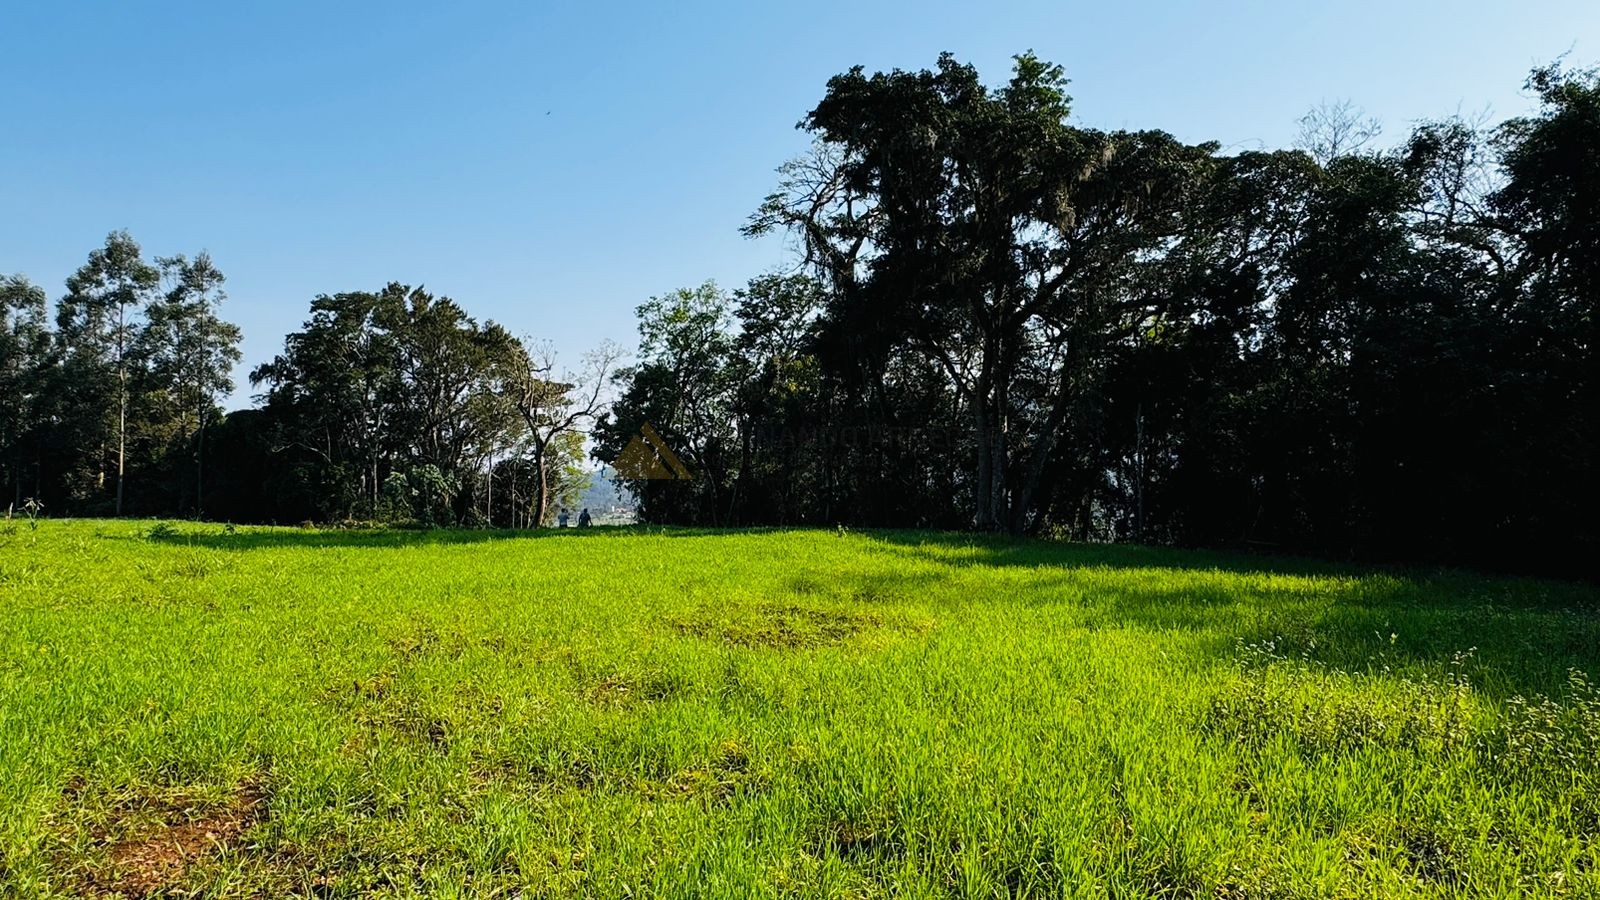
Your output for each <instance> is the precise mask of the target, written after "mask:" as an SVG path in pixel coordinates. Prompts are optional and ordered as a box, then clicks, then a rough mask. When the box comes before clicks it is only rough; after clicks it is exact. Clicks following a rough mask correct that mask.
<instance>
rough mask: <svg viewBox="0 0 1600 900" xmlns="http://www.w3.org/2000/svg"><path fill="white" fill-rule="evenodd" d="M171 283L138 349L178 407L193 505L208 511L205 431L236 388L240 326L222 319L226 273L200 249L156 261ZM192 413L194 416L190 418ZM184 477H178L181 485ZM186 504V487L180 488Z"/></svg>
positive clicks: (151, 309)
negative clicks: (189, 456) (189, 450)
mask: <svg viewBox="0 0 1600 900" xmlns="http://www.w3.org/2000/svg"><path fill="white" fill-rule="evenodd" d="M158 264H159V266H160V268H161V271H162V273H163V275H164V277H165V279H166V281H167V283H168V288H167V290H166V292H165V293H164V294H163V295H162V296H161V297H160V299H158V300H156V301H155V302H153V303H152V304H151V305H150V307H149V311H148V322H147V324H146V326H145V328H144V330H143V332H142V333H141V335H140V341H141V346H140V347H139V348H138V352H139V354H140V355H141V357H142V358H143V360H144V361H145V364H146V365H147V366H148V369H149V372H150V374H151V376H152V377H153V379H154V381H155V383H156V384H157V385H158V386H159V387H160V388H161V389H162V390H164V391H165V392H166V394H167V395H168V396H169V397H170V398H171V399H172V401H173V403H174V405H175V406H176V408H177V411H178V423H179V435H180V436H181V439H182V441H183V442H184V443H185V444H186V445H191V444H192V446H193V453H194V485H195V495H194V496H195V499H194V509H195V514H196V515H203V514H204V512H205V503H204V499H205V498H204V490H205V431H206V428H207V426H208V425H209V424H210V423H211V420H212V419H213V418H215V415H216V410H217V406H218V402H219V400H220V398H221V397H222V396H223V395H224V394H226V393H228V392H229V391H231V390H233V377H232V371H233V366H234V365H235V364H236V363H238V361H239V339H240V332H239V328H238V326H235V325H231V324H229V323H227V322H224V321H222V319H221V318H220V317H218V315H217V308H218V307H219V306H220V305H221V304H222V301H223V300H224V299H226V296H227V295H226V294H224V293H223V291H222V283H223V281H224V278H223V274H222V272H221V271H219V270H218V269H217V267H216V265H215V264H214V263H213V262H212V261H211V256H210V255H209V254H207V253H201V254H200V255H198V256H196V257H195V258H194V259H193V260H189V259H187V258H185V257H183V256H174V257H168V258H164V259H161V260H158ZM191 416H192V419H191ZM182 482H183V478H182V476H181V475H180V476H179V483H180V485H181V484H182ZM178 496H179V506H180V507H181V506H183V505H184V503H183V500H182V496H183V490H182V488H181V487H180V488H179V491H178Z"/></svg>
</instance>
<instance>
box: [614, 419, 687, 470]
mask: <svg viewBox="0 0 1600 900" xmlns="http://www.w3.org/2000/svg"><path fill="white" fill-rule="evenodd" d="M611 467H612V468H613V469H616V470H617V474H618V475H621V476H622V477H623V478H635V479H640V480H652V481H653V480H661V479H674V478H676V479H679V480H683V481H688V480H689V479H690V478H691V477H692V476H691V475H690V474H689V470H688V469H687V468H685V467H684V465H683V462H682V461H681V460H679V459H678V456H677V454H675V453H673V452H672V451H671V450H670V449H668V448H667V442H666V441H663V440H662V439H661V435H659V434H656V430H655V429H654V428H651V427H650V423H649V422H646V423H645V424H643V425H641V426H639V433H638V434H636V435H634V436H633V440H631V441H629V442H628V446H626V447H623V448H622V452H621V453H618V454H617V458H616V460H615V461H614V462H612V463H611Z"/></svg>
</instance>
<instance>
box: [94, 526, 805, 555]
mask: <svg viewBox="0 0 1600 900" xmlns="http://www.w3.org/2000/svg"><path fill="white" fill-rule="evenodd" d="M756 530H757V529H736V528H726V529H723V528H661V527H659V526H650V525H596V526H594V527H592V528H536V529H511V528H475V529H468V528H435V529H425V528H268V527H262V528H259V529H258V528H254V527H252V528H250V529H246V530H242V531H236V532H227V531H215V530H209V529H208V530H205V531H193V530H188V529H187V528H177V529H173V530H171V531H170V532H164V533H156V534H149V535H147V536H143V537H141V536H139V535H117V536H110V535H107V536H106V537H109V538H111V539H113V540H150V541H153V542H155V543H159V544H169V545H173V546H180V547H205V548H208V549H213V550H283V549H295V548H304V549H329V548H346V547H352V548H367V547H371V548H390V549H400V548H405V547H430V546H448V545H452V544H485V543H492V542H500V541H523V540H583V539H601V538H619V537H646V536H648V537H708V536H712V535H719V534H748V533H752V532H753V531H756ZM761 530H776V529H761Z"/></svg>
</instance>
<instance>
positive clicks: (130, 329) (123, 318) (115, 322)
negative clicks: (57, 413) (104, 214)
mask: <svg viewBox="0 0 1600 900" xmlns="http://www.w3.org/2000/svg"><path fill="white" fill-rule="evenodd" d="M160 281H161V275H160V272H159V270H158V269H157V268H156V267H155V266H154V265H151V264H150V263H149V262H147V261H146V260H145V259H144V256H143V252H142V251H141V249H140V247H139V244H138V243H137V242H135V241H134V239H133V237H132V236H131V235H129V234H128V233H127V232H126V231H114V232H112V233H111V234H109V235H107V236H106V242H105V246H103V247H101V248H99V249H96V250H94V251H93V252H91V253H90V254H89V259H88V261H87V262H86V263H84V265H83V266H82V267H80V268H79V269H78V270H77V271H76V272H75V273H73V275H72V276H71V277H70V278H68V279H67V295H66V296H65V297H63V298H62V299H61V302H60V304H59V306H58V308H57V318H56V335H57V339H58V340H59V342H60V345H61V350H62V356H63V361H62V366H63V373H62V374H63V376H64V378H65V382H66V383H67V384H70V385H72V386H73V392H74V394H75V395H76V397H75V399H76V401H77V409H75V410H74V411H73V413H72V414H73V415H74V416H79V417H82V421H84V422H85V423H88V422H90V421H93V422H94V423H95V425H94V426H93V427H90V428H86V432H87V433H86V434H84V437H88V438H90V439H91V440H93V439H95V438H99V442H100V443H102V444H103V445H110V444H111V443H113V442H114V443H115V451H114V455H112V453H111V452H110V447H109V446H106V451H107V452H106V453H103V454H102V457H103V458H104V457H105V456H111V457H112V458H114V459H115V472H116V503H115V510H116V514H117V515H119V516H120V515H122V511H123V497H124V483H123V482H124V477H125V475H126V472H127V450H128V403H129V383H130V379H131V377H132V372H131V371H130V368H129V364H130V353H131V351H132V350H133V348H134V347H135V346H136V344H137V343H138V339H139V333H140V329H141V328H142V325H143V323H142V313H143V310H144V307H145V306H146V305H147V304H148V303H149V302H150V301H151V300H152V299H154V296H155V293H156V291H157V289H158V288H159V286H160ZM107 401H109V402H107ZM95 432H100V434H96V433H95ZM99 469H100V474H99V476H98V478H97V485H99V486H103V484H104V480H105V476H104V464H103V463H102V465H101V466H100V467H99Z"/></svg>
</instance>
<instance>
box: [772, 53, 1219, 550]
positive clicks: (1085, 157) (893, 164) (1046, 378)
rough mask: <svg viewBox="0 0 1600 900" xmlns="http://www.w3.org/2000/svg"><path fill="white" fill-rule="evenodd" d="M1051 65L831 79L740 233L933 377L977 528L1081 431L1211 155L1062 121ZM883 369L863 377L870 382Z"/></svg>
mask: <svg viewBox="0 0 1600 900" xmlns="http://www.w3.org/2000/svg"><path fill="white" fill-rule="evenodd" d="M1065 87H1066V79H1065V77H1064V75H1063V73H1062V70H1061V68H1060V67H1059V66H1055V65H1051V64H1048V63H1045V62H1043V61H1042V60H1039V59H1038V58H1036V57H1034V56H1032V55H1031V54H1025V55H1023V56H1019V57H1017V59H1016V66H1015V69H1014V72H1013V75H1012V78H1011V80H1010V81H1009V82H1007V83H1006V84H1005V85H1002V86H1000V87H998V88H989V87H987V86H985V85H984V84H983V83H982V82H981V81H980V80H979V78H978V74H977V72H976V70H974V69H973V68H972V67H971V66H968V65H963V64H961V63H958V62H956V61H955V59H954V58H953V57H951V56H950V55H948V54H946V55H944V56H941V57H940V59H939V63H938V66H937V67H936V68H935V69H933V70H923V71H919V72H904V71H899V70H896V71H893V72H889V73H878V74H875V75H871V76H868V75H866V74H865V73H864V72H863V70H862V69H861V68H860V67H857V68H855V69H852V70H851V71H850V72H848V73H846V74H844V75H840V76H837V77H835V78H833V79H832V80H831V81H829V83H828V90H827V93H826V95H825V96H824V98H823V100H822V101H821V102H820V103H819V104H818V105H817V107H816V108H815V109H813V110H812V111H811V113H810V114H809V115H808V116H807V117H806V119H805V121H804V122H803V123H802V124H803V125H804V127H806V128H807V129H808V130H810V131H812V132H813V133H814V134H816V135H817V137H818V139H819V140H820V141H821V143H822V145H823V147H824V150H823V151H822V153H821V155H820V156H819V157H818V158H817V159H815V160H814V161H813V162H810V163H805V164H799V165H796V166H791V167H789V168H788V169H787V170H786V179H785V183H784V185H783V187H782V189H781V190H780V191H779V192H778V193H776V194H774V195H773V196H772V197H770V198H769V199H768V201H767V202H766V203H765V204H763V206H762V207H761V209H760V210H759V211H758V212H757V214H756V216H755V218H754V220H753V221H752V223H751V227H750V229H749V230H750V231H751V232H753V233H761V232H764V231H767V230H771V229H776V228H786V229H789V230H791V231H793V232H794V233H795V234H796V235H798V236H799V237H800V238H801V239H802V240H803V242H804V245H805V247H806V254H807V259H808V260H809V261H810V262H811V263H812V264H813V265H814V266H815V267H816V268H817V269H818V272H819V274H820V275H822V276H823V277H824V278H826V279H827V280H828V281H829V282H830V283H831V284H832V285H833V286H834V287H835V289H836V291H837V303H838V304H839V306H840V308H839V309H838V310H837V311H836V313H835V318H836V319H837V320H838V321H839V322H840V323H841V324H844V327H848V328H850V329H852V330H854V331H860V330H862V329H866V330H868V331H871V330H887V331H888V332H889V335H888V340H887V341H881V342H879V347H880V349H883V348H884V347H885V346H892V345H893V344H895V343H899V342H903V343H904V344H906V345H907V346H909V347H911V348H914V349H915V350H916V351H917V352H918V353H920V354H922V355H924V356H925V357H926V358H927V359H928V360H929V361H931V362H932V363H933V364H935V365H937V366H938V368H939V369H940V370H941V371H942V372H943V373H944V375H945V377H946V378H947V379H948V382H949V384H950V386H951V387H952V389H953V390H955V391H956V393H957V395H958V397H959V399H960V402H961V403H962V405H963V407H964V409H965V415H966V417H967V419H968V421H969V422H970V425H971V428H972V435H971V449H972V453H973V457H974V464H973V477H972V492H973V498H974V518H975V522H976V524H977V526H978V527H980V528H985V529H994V528H1005V529H1010V530H1013V531H1016V530H1021V529H1023V528H1025V527H1028V526H1029V525H1030V524H1031V522H1032V519H1033V514H1034V512H1035V509H1034V502H1035V496H1036V493H1037V490H1038V486H1039V483H1040V479H1041V477H1042V475H1043V473H1044V471H1045V468H1046V466H1047V465H1048V464H1049V462H1050V461H1051V459H1052V454H1053V453H1054V452H1055V450H1056V448H1057V447H1058V445H1059V444H1061V443H1062V440H1063V437H1067V438H1069V439H1070V438H1082V437H1086V436H1089V435H1090V434H1091V433H1092V432H1093V431H1094V430H1095V429H1096V428H1097V422H1096V410H1095V403H1094V402H1093V395H1094V393H1095V391H1096V390H1097V388H1096V380H1097V372H1098V370H1099V369H1100V367H1101V365H1102V363H1103V358H1104V356H1105V354H1106V353H1107V352H1108V350H1109V347H1110V345H1111V344H1113V343H1114V342H1116V341H1118V340H1121V339H1123V338H1124V337H1125V336H1126V335H1127V334H1128V333H1130V332H1131V331H1132V330H1134V329H1136V328H1137V327H1139V323H1140V318H1141V317H1140V315H1139V310H1138V308H1137V304H1136V302H1135V301H1136V300H1137V291H1133V290H1130V287H1129V282H1130V279H1131V278H1133V273H1134V272H1135V271H1136V270H1137V269H1139V268H1140V267H1141V265H1142V264H1143V263H1144V261H1145V259H1146V257H1147V256H1148V255H1149V254H1153V253H1157V252H1159V251H1160V250H1161V249H1162V247H1163V246H1164V245H1165V243H1166V242H1168V241H1170V240H1171V239H1173V238H1174V237H1175V236H1176V235H1177V234H1178V233H1179V232H1180V230H1181V224H1182V216H1181V213H1182V211H1183V209H1184V208H1185V205H1186V203H1187V202H1188V201H1189V198H1190V197H1191V195H1192V194H1193V193H1194V190H1195V186H1196V185H1197V184H1198V183H1199V182H1200V181H1201V179H1202V178H1203V177H1204V175H1205V174H1206V173H1207V172H1208V171H1209V169H1210V168H1211V166H1212V165H1213V160H1212V153H1213V151H1214V149H1215V148H1214V146H1213V145H1203V146H1198V147H1191V146H1187V145H1184V144H1182V143H1180V142H1178V141H1177V140H1175V139H1173V138H1172V137H1171V136H1169V135H1167V134H1164V133H1161V132H1101V131H1097V130H1093V129H1084V128H1077V127H1073V126H1072V125H1070V124H1068V121H1067V117H1068V112H1069V102H1068V97H1067V95H1066V91H1065ZM886 360H887V356H880V358H879V359H878V360H876V361H868V362H867V365H869V366H872V365H875V366H877V367H879V368H881V367H882V366H883V365H884V363H885V362H886Z"/></svg>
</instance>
